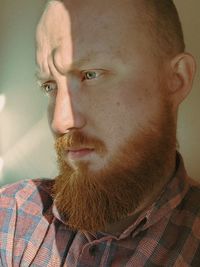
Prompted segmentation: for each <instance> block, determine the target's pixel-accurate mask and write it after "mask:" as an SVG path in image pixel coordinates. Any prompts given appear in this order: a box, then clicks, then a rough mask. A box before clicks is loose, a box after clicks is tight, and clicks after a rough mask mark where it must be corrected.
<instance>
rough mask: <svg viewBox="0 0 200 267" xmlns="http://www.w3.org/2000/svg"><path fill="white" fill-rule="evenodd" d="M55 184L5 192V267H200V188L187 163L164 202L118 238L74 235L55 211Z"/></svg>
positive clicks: (1, 233) (1, 247) (1, 208)
mask: <svg viewBox="0 0 200 267" xmlns="http://www.w3.org/2000/svg"><path fill="white" fill-rule="evenodd" d="M52 184H53V180H45V179H40V180H29V181H22V182H18V183H16V184H13V185H10V186H6V187H5V188H2V189H1V190H0V191H1V199H0V266H1V267H17V266H23V267H26V266H32V267H46V266H52V267H56V266H68V267H74V266H78V267H98V266H100V267H108V266H112V267H119V266H126V267H133V266H136V267H140V266H150V267H156V266H168V267H171V266H177V267H186V266H194V267H195V266H196V267H199V266H200V208H199V207H200V187H199V185H198V184H196V183H195V182H194V181H192V180H191V179H190V178H188V176H187V174H186V172H185V170H184V166H183V162H182V159H180V163H179V168H178V170H177V173H176V175H175V177H174V178H173V179H172V180H171V181H170V182H169V183H168V185H167V186H166V188H165V190H164V191H163V192H162V193H161V195H160V197H159V199H158V200H157V201H156V202H155V203H154V204H153V205H152V206H151V207H149V208H148V209H147V210H146V211H145V212H144V213H143V214H141V216H140V217H139V218H138V219H137V221H136V222H134V223H133V224H132V225H131V226H130V227H129V228H128V229H126V230H125V231H124V232H123V233H122V234H121V235H120V236H119V237H115V236H112V235H109V234H104V233H100V232H99V233H96V234H95V235H92V234H90V233H87V234H83V233H81V232H73V231H71V230H70V229H69V228H68V227H67V226H66V225H65V224H64V223H63V222H62V220H61V219H60V217H59V216H58V214H57V213H56V211H55V207H54V206H53V201H52V198H51V196H50V195H51V188H52Z"/></svg>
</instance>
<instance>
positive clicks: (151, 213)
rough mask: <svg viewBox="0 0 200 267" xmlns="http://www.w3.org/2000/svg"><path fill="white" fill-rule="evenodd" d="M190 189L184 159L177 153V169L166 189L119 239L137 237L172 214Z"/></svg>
mask: <svg viewBox="0 0 200 267" xmlns="http://www.w3.org/2000/svg"><path fill="white" fill-rule="evenodd" d="M188 189H189V182H188V175H187V172H186V170H185V167H184V162H183V159H182V157H181V155H180V154H179V153H177V169H176V172H175V175H174V176H173V177H172V179H170V181H169V182H168V184H167V185H166V186H165V187H164V189H163V190H162V192H161V194H160V195H159V197H158V198H157V199H156V201H155V202H154V203H153V204H152V205H151V206H150V207H148V208H147V209H146V210H145V211H144V212H143V213H142V214H141V215H140V216H139V217H138V219H137V220H136V221H135V222H134V223H133V224H132V225H131V226H129V227H128V228H127V229H126V230H125V231H124V232H123V233H122V234H121V235H120V237H119V239H122V238H125V237H127V236H128V235H132V236H135V235H136V234H137V233H138V232H139V231H143V230H145V229H147V228H149V227H150V226H151V225H153V224H155V223H157V222H158V221H159V220H160V219H162V218H163V217H164V216H166V215H167V214H169V213H171V212H172V211H173V210H174V209H175V208H176V207H177V206H178V205H179V204H180V202H181V201H182V200H183V198H184V196H185V195H186V193H187V191H188Z"/></svg>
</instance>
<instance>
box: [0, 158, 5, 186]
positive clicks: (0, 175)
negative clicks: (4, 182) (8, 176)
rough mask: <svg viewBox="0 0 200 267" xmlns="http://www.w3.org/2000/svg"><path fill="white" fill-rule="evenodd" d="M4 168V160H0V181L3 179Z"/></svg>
mask: <svg viewBox="0 0 200 267" xmlns="http://www.w3.org/2000/svg"><path fill="white" fill-rule="evenodd" d="M3 166H4V160H3V159H2V158H0V181H1V179H2V177H3Z"/></svg>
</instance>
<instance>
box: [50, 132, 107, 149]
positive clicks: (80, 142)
mask: <svg viewBox="0 0 200 267" xmlns="http://www.w3.org/2000/svg"><path fill="white" fill-rule="evenodd" d="M70 148H90V149H94V150H95V151H97V152H99V153H100V154H104V153H106V146H105V144H104V142H103V141H101V140H99V139H97V138H95V137H92V136H89V135H86V134H84V133H82V132H80V131H71V132H69V133H66V134H65V135H62V136H60V137H58V138H57V139H56V141H55V149H56V151H57V153H59V154H60V153H61V152H62V151H66V150H70Z"/></svg>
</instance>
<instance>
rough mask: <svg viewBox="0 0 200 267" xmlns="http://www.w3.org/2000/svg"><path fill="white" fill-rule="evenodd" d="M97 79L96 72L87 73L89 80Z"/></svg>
mask: <svg viewBox="0 0 200 267" xmlns="http://www.w3.org/2000/svg"><path fill="white" fill-rule="evenodd" d="M95 77H96V75H95V72H88V73H87V78H88V79H92V78H95Z"/></svg>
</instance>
